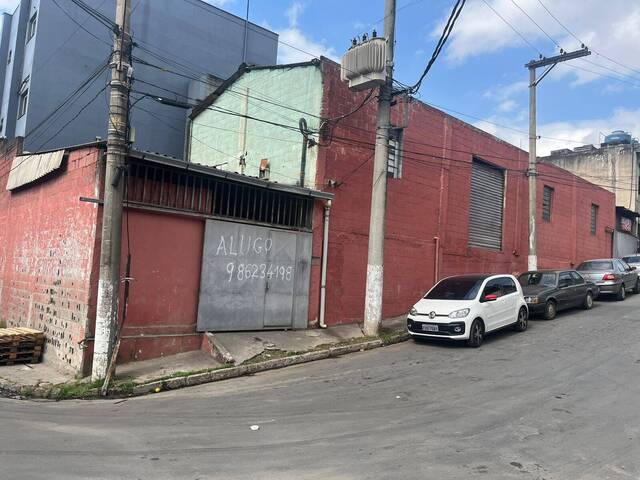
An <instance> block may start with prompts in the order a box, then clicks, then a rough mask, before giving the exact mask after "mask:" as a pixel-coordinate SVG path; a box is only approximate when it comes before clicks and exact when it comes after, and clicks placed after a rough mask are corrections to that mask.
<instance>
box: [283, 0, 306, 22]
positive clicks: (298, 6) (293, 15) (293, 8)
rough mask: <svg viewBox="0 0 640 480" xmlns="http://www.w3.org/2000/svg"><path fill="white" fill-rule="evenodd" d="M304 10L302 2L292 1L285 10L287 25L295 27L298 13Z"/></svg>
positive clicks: (298, 16)
mask: <svg viewBox="0 0 640 480" xmlns="http://www.w3.org/2000/svg"><path fill="white" fill-rule="evenodd" d="M303 10H304V5H303V4H302V2H293V3H292V4H291V5H289V8H287V10H286V11H285V14H286V15H287V18H288V19H289V27H292V28H295V27H297V26H298V19H299V18H300V14H301V13H302V11H303Z"/></svg>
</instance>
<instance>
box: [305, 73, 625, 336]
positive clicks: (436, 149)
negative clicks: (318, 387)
mask: <svg viewBox="0 0 640 480" xmlns="http://www.w3.org/2000/svg"><path fill="white" fill-rule="evenodd" d="M322 68H323V82H324V85H323V88H324V101H323V116H324V117H328V118H335V117H337V116H340V115H343V114H345V113H348V112H351V111H352V110H354V109H355V108H356V107H357V106H358V105H359V104H360V103H361V102H362V100H363V99H364V97H365V93H359V94H353V93H351V92H349V91H348V89H347V87H346V85H345V84H343V83H342V82H341V81H340V78H339V66H338V65H336V64H334V63H332V62H324V63H323V67H322ZM397 100H398V101H397V103H396V105H395V106H394V107H393V111H392V117H393V123H394V124H395V125H398V126H400V125H403V124H406V125H407V126H408V127H407V128H406V129H405V131H404V159H403V167H402V169H403V172H402V178H401V179H389V181H388V191H387V218H386V234H385V275H384V310H383V316H384V317H385V318H389V317H393V316H397V315H402V314H404V313H406V311H407V310H408V308H409V307H410V306H411V305H412V304H413V303H415V301H416V299H417V298H419V296H420V295H421V294H423V293H424V292H425V291H426V290H427V289H428V288H430V287H431V286H432V285H433V283H434V279H435V270H436V239H435V237H438V239H439V245H440V247H439V252H438V255H437V256H438V258H439V260H438V265H437V268H438V271H439V278H442V277H443V276H447V275H454V274H462V273H483V272H497V273H498V272H506V273H515V272H519V271H523V270H525V269H526V268H527V255H528V200H527V197H528V180H527V177H526V176H525V171H526V169H527V160H528V155H527V153H526V152H524V151H522V150H520V149H518V148H516V147H514V146H513V145H510V144H508V143H506V142H503V141H501V140H499V139H497V138H496V137H493V136H491V135H489V134H487V133H485V132H483V131H481V130H479V129H477V128H475V127H473V126H471V125H469V124H466V123H464V122H462V121H460V120H458V119H456V118H454V117H451V116H449V115H447V114H445V113H443V112H441V111H439V110H436V109H434V108H431V107H429V106H427V105H425V104H422V103H420V102H416V101H413V102H410V103H409V104H406V103H403V102H402V101H401V99H400V98H398V99H397ZM375 118H376V102H375V101H373V102H371V103H369V104H367V105H366V106H365V107H364V108H362V109H361V110H359V111H358V112H357V113H356V114H354V115H351V116H349V117H347V118H345V119H343V120H341V121H340V122H338V124H337V125H336V126H335V127H334V128H333V129H332V131H331V133H330V134H327V133H326V132H325V135H324V138H323V142H322V143H323V145H325V146H324V147H321V148H320V150H319V157H318V177H317V179H316V183H317V184H318V185H324V186H325V189H326V190H328V191H331V192H332V193H334V194H335V199H334V201H333V208H332V213H331V227H330V238H329V250H330V252H329V268H328V281H327V285H328V286H327V323H328V324H336V323H350V322H359V321H362V318H363V311H364V292H365V279H366V264H367V246H368V232H369V209H370V204H371V182H372V175H373V173H372V172H373V171H372V168H373V146H374V142H375V134H374V132H375ZM474 156H476V157H478V158H480V159H482V160H484V161H485V162H488V163H491V164H494V165H496V166H497V167H500V168H502V169H504V170H505V176H506V189H505V210H504V223H503V246H502V250H501V251H492V250H486V249H480V248H471V247H469V246H468V226H469V193H470V182H471V166H472V159H473V157H474ZM542 168H543V169H548V168H550V167H547V166H543V167H542ZM544 171H545V172H547V170H544ZM553 176H554V177H553V178H551V179H550V180H554V181H556V182H557V188H558V191H559V192H560V191H562V201H560V200H559V201H558V202H557V203H556V205H555V209H556V212H557V216H556V217H555V218H554V221H553V222H552V223H551V224H548V225H544V226H543V227H542V228H541V232H540V237H539V243H540V254H541V260H540V266H541V267H545V266H559V265H563V266H564V265H569V263H570V262H572V261H573V262H575V261H579V260H581V259H584V258H586V257H593V256H607V255H610V253H611V247H610V245H611V237H610V235H609V234H607V233H606V232H605V230H604V227H605V225H611V226H613V220H611V219H612V218H613V215H614V214H615V212H614V211H615V208H614V198H613V195H612V194H610V193H608V192H606V191H605V190H603V189H601V188H598V187H596V186H594V185H591V184H589V183H587V182H584V181H582V180H576V178H575V177H574V176H573V175H571V174H570V173H568V172H566V171H563V170H560V169H555V170H554V171H553ZM331 181H335V182H337V187H335V188H331V187H330V186H329V185H328V183H329V182H331ZM575 182H577V184H576V186H575V192H573V189H574V187H573V183H575ZM578 184H579V185H578ZM539 188H540V189H541V188H542V187H541V186H540V187H539ZM572 192H573V193H572ZM591 199H594V200H593V201H594V203H597V204H599V205H600V222H601V223H600V224H599V230H598V234H597V235H596V236H586V235H585V234H584V232H585V231H586V232H587V233H588V228H589V223H588V215H589V208H590V204H591V201H592V200H591ZM541 204H542V193H541V190H540V193H539V208H541ZM581 204H585V205H586V206H585V207H584V208H582V207H581V206H580V205H581ZM572 209H573V210H572ZM574 210H575V212H576V215H577V220H576V225H575V228H573V227H572V228H573V231H575V232H577V233H576V234H575V235H574V236H571V234H570V232H571V231H572V230H570V229H568V228H567V225H566V221H567V220H566V219H567V218H573V211H574ZM584 215H587V217H584ZM539 216H540V212H539ZM585 218H586V223H583V222H585ZM563 219H564V221H563ZM585 228H586V229H587V230H584V229H585ZM320 231H321V230H318V232H320ZM314 233H316V235H318V233H317V232H316V229H314ZM558 246H560V247H559V248H558Z"/></svg>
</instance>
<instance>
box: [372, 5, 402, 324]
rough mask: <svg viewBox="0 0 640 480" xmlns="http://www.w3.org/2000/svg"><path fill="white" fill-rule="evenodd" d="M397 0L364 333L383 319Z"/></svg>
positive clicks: (391, 16) (380, 131)
mask: <svg viewBox="0 0 640 480" xmlns="http://www.w3.org/2000/svg"><path fill="white" fill-rule="evenodd" d="M395 27H396V2H395V0H385V5H384V37H385V40H386V42H387V44H386V54H387V55H386V57H387V75H386V81H385V83H384V85H382V86H381V87H380V93H379V97H378V125H377V129H376V147H375V154H374V160H373V184H372V186H371V220H370V225H369V257H368V260H367V291H366V300H365V307H364V334H365V335H377V334H378V328H379V327H380V322H381V321H382V292H383V281H384V232H385V225H384V223H385V210H386V207H387V164H388V161H389V129H390V128H391V96H392V90H393V49H394V43H395Z"/></svg>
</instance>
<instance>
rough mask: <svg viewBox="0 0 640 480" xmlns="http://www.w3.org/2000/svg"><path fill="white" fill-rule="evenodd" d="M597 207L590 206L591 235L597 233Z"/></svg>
mask: <svg viewBox="0 0 640 480" xmlns="http://www.w3.org/2000/svg"><path fill="white" fill-rule="evenodd" d="M598 208H599V207H598V205H596V204H595V203H592V204H591V235H595V234H596V233H598Z"/></svg>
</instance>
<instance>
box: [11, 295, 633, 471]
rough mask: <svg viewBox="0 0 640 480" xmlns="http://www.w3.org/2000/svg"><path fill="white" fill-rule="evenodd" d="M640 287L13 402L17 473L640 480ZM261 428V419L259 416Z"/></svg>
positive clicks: (13, 450)
mask: <svg viewBox="0 0 640 480" xmlns="http://www.w3.org/2000/svg"><path fill="white" fill-rule="evenodd" d="M639 308H640V296H633V297H630V298H628V299H627V301H625V302H614V301H603V302H598V303H596V306H595V307H594V309H593V310H592V311H589V312H584V311H580V310H576V311H571V312H567V313H565V314H561V315H559V316H558V318H557V319H555V320H553V321H551V322H545V321H540V320H533V321H531V322H530V324H529V330H528V331H527V332H525V333H515V332H510V331H506V332H502V333H498V334H495V335H493V336H490V337H488V339H487V342H486V343H485V345H483V346H482V348H480V349H478V350H473V349H467V348H465V347H462V346H456V345H451V344H446V343H426V344H418V343H414V342H406V343H403V344H399V345H395V346H391V347H387V348H381V349H377V350H375V351H370V352H363V353H358V354H353V355H350V356H347V357H343V358H337V359H331V360H324V361H320V362H314V363H311V364H306V365H302V366H298V367H292V368H288V369H284V370H279V371H272V372H267V373H264V374H259V375H256V376H253V377H245V378H240V379H235V380H230V381H226V382H219V383H215V384H210V385H207V386H202V387H194V388H188V389H184V390H181V391H175V392H166V393H160V394H157V395H154V396H148V397H141V398H135V399H129V400H126V401H124V402H122V401H118V400H108V401H67V402H60V403H54V402H45V403H43V402H31V401H17V400H8V399H2V400H0V424H1V425H2V428H1V429H0V465H2V475H1V476H2V477H3V478H25V479H26V478H32V479H37V478H42V479H44V478H46V479H52V478H56V479H76V478H87V477H91V478H109V479H113V478H144V479H146V478H149V479H151V478H153V479H165V478H166V479H176V478H180V479H182V478H184V479H213V478H216V479H218V478H219V479H222V478H224V479H247V478H254V479H327V480H328V479H340V480H346V479H387V478H403V479H409V478H416V479H418V478H420V479H425V478H434V479H436V478H437V479H458V478H491V479H497V478H518V479H546V480H567V479H593V480H596V479H598V480H602V479H627V478H639V476H640V461H639V460H638V459H640V424H638V422H637V418H638V413H637V411H638V398H639V397H640V382H639V379H640V329H638V325H639V323H640V313H638V309H639ZM255 425H258V426H259V429H258V430H252V429H251V427H252V426H255Z"/></svg>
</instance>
